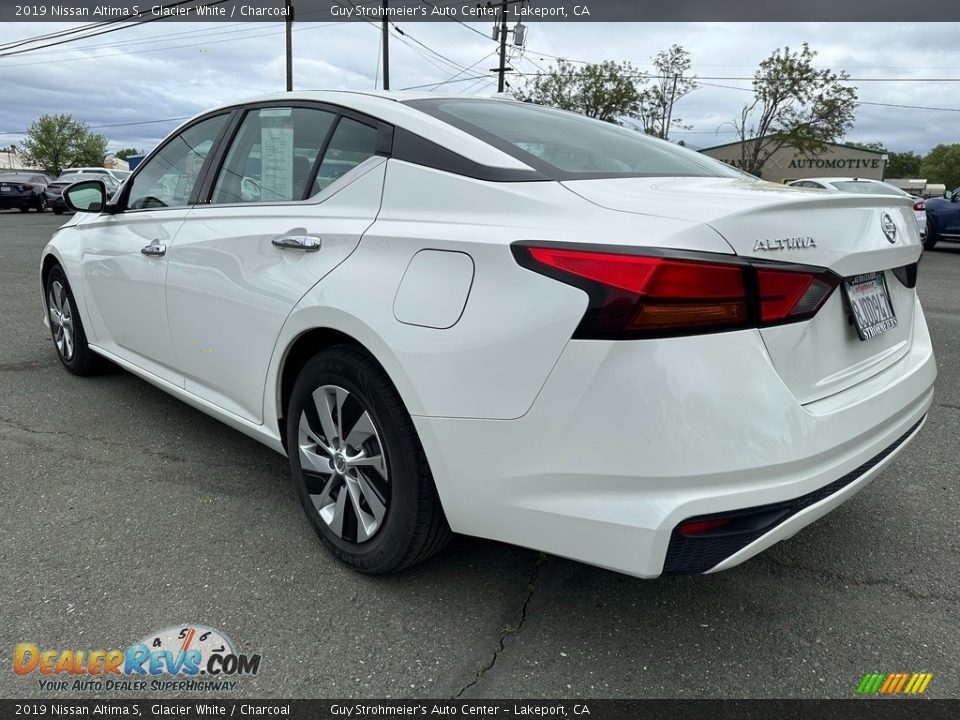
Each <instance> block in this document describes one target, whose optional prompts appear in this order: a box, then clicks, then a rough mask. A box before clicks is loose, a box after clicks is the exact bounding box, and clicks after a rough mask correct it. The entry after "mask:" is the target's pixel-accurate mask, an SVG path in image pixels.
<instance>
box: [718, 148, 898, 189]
mask: <svg viewBox="0 0 960 720" xmlns="http://www.w3.org/2000/svg"><path fill="white" fill-rule="evenodd" d="M746 142H747V143H753V142H755V141H754V140H747V141H746ZM743 144H744V143H741V142H734V143H727V144H725V145H717V146H715V147H709V148H704V149H703V150H701V151H700V152H702V153H703V154H704V155H708V156H710V157H712V158H716V159H717V160H722V161H723V162H725V163H727V164H728V165H733V166H734V167H736V168H742V165H743V161H742V160H741V149H742V146H743ZM886 164H887V155H886V153H882V152H877V151H876V150H864V149H863V148H858V147H854V146H852V145H841V144H836V143H828V144H827V146H826V149H825V150H824V151H823V152H821V153H816V154H804V153H801V152H799V151H798V150H797V149H796V148H794V147H792V146H789V145H786V146H784V147H782V148H780V149H779V150H777V151H776V152H775V153H773V155H771V156H770V159H769V160H767V162H766V163H764V165H763V167H762V168H761V169H760V177H762V178H763V179H764V180H769V181H771V182H777V183H783V182H790V181H791V180H800V179H801V178H809V177H861V178H868V179H870V180H883V173H884V170H885V168H886Z"/></svg>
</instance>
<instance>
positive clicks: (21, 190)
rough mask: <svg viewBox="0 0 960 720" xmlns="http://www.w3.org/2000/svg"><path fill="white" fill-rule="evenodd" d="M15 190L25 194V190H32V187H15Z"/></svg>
mask: <svg viewBox="0 0 960 720" xmlns="http://www.w3.org/2000/svg"><path fill="white" fill-rule="evenodd" d="M17 190H19V191H20V192H26V191H27V190H33V185H17Z"/></svg>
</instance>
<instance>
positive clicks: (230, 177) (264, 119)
mask: <svg viewBox="0 0 960 720" xmlns="http://www.w3.org/2000/svg"><path fill="white" fill-rule="evenodd" d="M335 117H336V116H335V115H334V114H333V113H331V112H327V111H325V110H311V109H309V108H289V107H288V108H282V107H271V108H261V109H259V110H250V111H249V112H248V113H247V114H246V116H245V117H244V119H243V123H241V125H240V130H239V131H238V132H237V135H236V138H235V139H234V141H233V143H232V144H231V146H230V150H229V151H228V152H227V157H226V161H225V162H224V164H223V167H222V169H221V170H220V174H219V175H218V176H217V182H216V184H215V185H214V187H213V195H212V196H211V198H210V202H211V203H242V202H287V201H290V200H302V199H303V198H304V195H305V194H306V189H307V184H308V183H309V182H310V174H311V172H312V171H313V168H314V165H315V163H316V161H317V155H318V154H319V153H320V149H321V148H322V147H323V143H324V141H325V140H326V139H327V135H328V134H329V131H330V127H331V126H332V125H333V121H334V118H335Z"/></svg>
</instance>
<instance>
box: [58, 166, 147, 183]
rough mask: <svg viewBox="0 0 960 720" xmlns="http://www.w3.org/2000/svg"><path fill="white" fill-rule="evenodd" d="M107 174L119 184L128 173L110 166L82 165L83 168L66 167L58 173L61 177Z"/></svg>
mask: <svg viewBox="0 0 960 720" xmlns="http://www.w3.org/2000/svg"><path fill="white" fill-rule="evenodd" d="M80 174H83V175H107V176H109V177H111V178H113V180H114V181H115V182H116V183H117V184H120V183H122V182H123V181H124V180H126V179H127V176H129V175H130V173H129V172H128V171H126V170H111V169H110V168H103V167H84V168H66V169H64V170H63V171H62V172H61V173H60V177H61V178H63V177H64V176H65V175H80Z"/></svg>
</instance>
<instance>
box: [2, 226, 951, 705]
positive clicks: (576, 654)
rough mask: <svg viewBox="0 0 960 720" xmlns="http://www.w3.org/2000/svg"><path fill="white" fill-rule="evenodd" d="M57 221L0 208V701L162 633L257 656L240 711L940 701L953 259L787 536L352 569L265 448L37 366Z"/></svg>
mask: <svg viewBox="0 0 960 720" xmlns="http://www.w3.org/2000/svg"><path fill="white" fill-rule="evenodd" d="M63 220H64V218H62V217H57V216H54V215H52V214H50V213H47V214H45V215H40V214H38V213H33V212H31V213H29V214H25V215H23V214H21V213H19V212H16V211H11V212H0V483H2V493H3V497H2V501H0V502H2V505H0V507H2V517H3V542H2V543H0V576H2V577H3V578H5V579H6V592H4V593H3V594H2V596H0V617H2V618H3V619H4V620H3V622H2V623H0V695H2V696H3V697H28V696H37V697H51V696H52V694H51V693H50V692H44V691H42V690H41V689H40V688H39V687H38V685H37V680H36V676H35V675H34V676H31V677H30V678H22V677H19V676H17V675H15V674H14V673H13V672H12V659H13V648H14V646H15V645H16V644H17V643H20V642H28V641H29V642H34V643H37V644H38V645H39V646H41V647H46V648H58V649H61V650H63V649H113V648H121V647H126V646H127V645H129V644H131V643H133V642H136V641H138V640H139V639H141V638H143V637H144V636H146V635H147V634H148V633H151V632H154V631H156V630H159V629H161V628H167V627H171V626H176V625H180V624H184V623H200V624H203V625H207V626H210V627H214V628H218V629H219V630H222V631H223V632H224V633H226V634H227V635H228V636H229V637H230V638H232V640H233V641H234V643H235V644H236V645H237V647H238V648H239V649H241V650H242V651H244V652H247V653H260V654H261V655H262V663H261V666H260V672H259V674H258V675H256V676H255V677H245V678H242V679H240V680H239V686H238V688H237V689H236V690H235V691H234V692H233V695H242V696H249V697H275V696H284V697H354V696H356V697H371V698H373V697H385V696H386V697H409V696H425V697H477V696H480V697H484V696H490V697H557V696H562V697H658V698H667V697H685V698H713V697H742V698H747V697H751V698H752V697H801V698H846V697H853V696H854V691H855V689H856V686H857V684H858V683H859V681H860V679H861V678H862V677H863V675H864V674H865V673H867V672H932V673H933V674H934V677H933V680H932V682H931V683H930V685H929V688H928V690H927V693H926V694H927V695H928V696H932V697H960V673H958V672H957V671H958V667H960V662H958V658H960V605H958V601H960V512H958V509H960V463H958V461H957V458H958V437H960V244H958V245H951V244H949V243H942V244H941V245H940V247H938V248H937V249H936V250H934V251H932V252H929V253H927V254H926V255H925V257H924V258H923V261H922V262H921V265H920V279H919V292H920V295H921V297H922V299H923V302H924V306H925V309H926V313H927V320H928V323H929V325H930V330H931V334H932V336H933V340H934V344H935V347H936V351H937V360H938V363H937V364H938V367H939V373H940V375H939V379H938V389H937V395H936V397H935V400H934V405H933V407H932V408H931V410H930V414H929V418H928V422H927V425H926V427H925V429H924V430H923V432H922V433H921V434H920V436H919V437H918V438H917V440H916V441H915V442H914V443H912V444H911V445H910V446H909V447H908V448H907V449H906V450H905V451H904V452H903V453H902V454H901V455H900V457H899V458H898V459H897V461H896V462H895V463H894V464H893V465H892V466H891V467H890V468H889V469H887V470H886V471H885V472H884V473H883V474H882V475H881V476H880V477H879V478H878V479H877V480H876V481H874V483H873V484H871V485H870V486H869V487H868V488H867V489H866V490H865V491H864V492H862V493H860V494H859V495H857V496H856V497H855V498H853V499H852V500H851V501H849V502H848V503H846V504H845V505H843V506H841V507H840V508H839V509H838V510H836V511H835V512H833V513H832V514H830V515H828V516H827V517H825V518H824V519H822V520H820V521H819V522H818V523H816V524H814V525H812V526H810V527H809V528H807V529H805V530H803V531H802V532H800V533H799V534H798V535H796V536H794V537H793V538H792V539H790V540H788V541H786V542H783V543H781V544H779V545H777V546H775V547H774V548H773V549H771V550H770V551H768V552H766V553H764V554H762V555H761V556H759V557H757V558H755V559H753V560H751V561H749V562H747V563H746V564H745V565H742V566H740V567H738V568H736V569H734V570H731V571H728V572H725V573H720V574H717V575H710V576H692V577H670V578H664V579H660V580H654V581H650V580H646V581H644V580H637V579H633V578H629V577H625V576H622V575H618V574H615V573H612V572H608V571H604V570H600V569H596V568H592V567H588V566H585V565H581V564H578V563H575V562H570V561H567V560H563V559H560V558H557V557H551V556H543V555H541V554H538V553H536V552H532V551H528V550H523V549H519V548H515V547H511V546H508V545H503V544H499V543H495V542H488V541H482V540H476V539H471V538H457V539H456V540H455V541H454V543H453V544H452V545H451V546H450V547H449V548H448V549H447V550H446V551H444V552H443V553H442V554H441V555H439V556H438V557H437V558H435V559H433V560H432V561H430V562H428V563H427V564H425V565H422V566H418V567H416V568H414V569H413V570H411V571H408V572H407V573H405V574H403V575H400V576H395V577H386V578H372V577H365V576H361V575H357V574H355V573H353V572H351V571H349V570H347V569H345V568H343V567H341V566H340V565H338V564H337V563H336V562H335V561H334V560H333V559H332V558H331V557H330V555H329V554H328V553H327V552H326V551H325V550H324V549H323V548H322V547H321V545H320V544H319V541H318V540H317V538H316V536H315V535H314V532H313V530H312V529H311V527H310V526H309V523H308V521H307V519H306V518H305V517H304V515H303V513H302V511H301V509H300V506H299V504H298V502H297V499H296V497H295V492H294V489H293V487H292V485H291V484H290V482H289V480H288V476H287V465H286V460H285V459H284V458H282V457H280V456H279V455H276V454H274V453H273V452H272V451H270V450H267V449H266V448H264V447H262V446H260V445H259V444H257V443H255V442H254V441H253V440H250V439H248V438H246V437H245V436H243V435H241V434H239V433H237V432H235V431H233V430H231V429H229V428H227V427H226V426H224V425H221V424H220V423H218V422H216V421H214V420H212V419H210V418H208V417H206V416H204V415H202V414H201V413H199V412H198V411H195V410H193V409H191V408H189V407H188V406H186V405H184V404H183V403H181V402H179V401H177V400H175V399H173V398H171V397H169V396H167V395H166V394H164V393H162V392H161V391H159V390H157V389H155V388H154V387H152V386H151V385H149V384H147V383H145V382H143V381H141V380H139V379H137V378H135V377H133V376H132V375H129V374H127V373H125V372H122V371H120V370H116V371H114V372H112V373H108V374H106V375H104V376H101V377H96V378H76V377H73V376H71V375H69V374H68V373H66V372H65V371H64V370H63V369H62V368H61V367H60V364H59V362H58V360H57V356H56V352H55V350H54V348H53V345H52V343H51V342H50V337H49V335H48V333H47V331H46V329H45V328H44V327H43V325H42V324H41V321H42V308H41V305H40V293H39V279H38V260H39V254H40V250H41V248H42V247H43V245H44V244H45V242H46V241H47V239H48V238H49V237H50V235H51V234H52V233H53V231H54V230H55V229H56V227H57V226H58V225H59V224H61V223H62V222H63ZM188 694H189V693H188ZM68 695H69V696H77V695H79V694H78V693H70V694H68ZM138 695H141V696H142V693H138ZM53 696H55V695H53ZM120 696H121V697H122V696H123V695H122V694H121V695H120ZM167 696H169V694H165V695H164V697H167Z"/></svg>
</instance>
